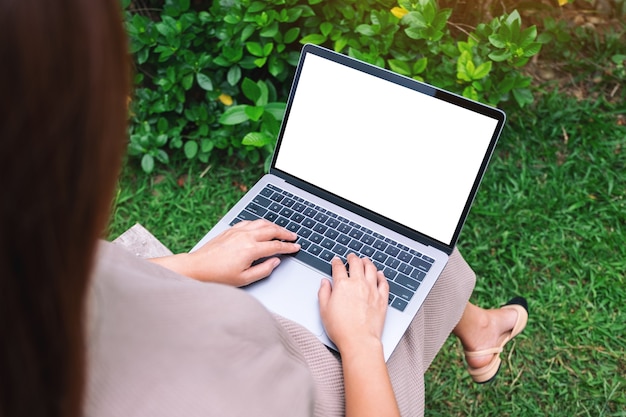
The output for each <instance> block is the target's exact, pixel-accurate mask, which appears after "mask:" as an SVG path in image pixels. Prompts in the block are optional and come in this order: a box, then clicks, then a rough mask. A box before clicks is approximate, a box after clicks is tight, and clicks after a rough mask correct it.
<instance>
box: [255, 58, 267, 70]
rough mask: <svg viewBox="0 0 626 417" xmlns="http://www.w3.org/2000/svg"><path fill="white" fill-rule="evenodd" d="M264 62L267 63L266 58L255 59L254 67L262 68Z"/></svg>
mask: <svg viewBox="0 0 626 417" xmlns="http://www.w3.org/2000/svg"><path fill="white" fill-rule="evenodd" d="M266 62H267V57H263V58H257V59H255V60H254V65H256V66H257V67H258V68H261V67H263V65H265V63H266Z"/></svg>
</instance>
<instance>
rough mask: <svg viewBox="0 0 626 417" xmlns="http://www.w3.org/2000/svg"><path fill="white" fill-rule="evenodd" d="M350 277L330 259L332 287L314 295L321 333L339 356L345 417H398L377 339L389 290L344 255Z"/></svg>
mask: <svg viewBox="0 0 626 417" xmlns="http://www.w3.org/2000/svg"><path fill="white" fill-rule="evenodd" d="M348 265H349V267H350V272H349V273H348V271H346V268H345V267H344V265H343V264H342V263H341V261H340V260H339V259H338V258H335V259H333V261H332V266H333V285H332V287H331V285H330V282H329V281H328V280H327V279H324V280H322V284H321V286H320V290H319V293H318V296H319V300H320V312H321V314H322V322H323V323H324V327H325V328H326V333H327V334H328V336H329V337H330V339H331V340H332V341H333V342H334V343H335V345H337V348H338V349H339V352H340V353H341V366H342V368H343V380H344V387H345V395H346V417H354V416H358V417H369V416H376V417H386V416H389V417H398V416H400V412H399V411H398V405H397V403H396V398H395V396H394V392H393V388H392V386H391V380H390V379H389V373H388V372H387V365H386V364H385V357H384V353H383V346H382V342H381V340H380V339H381V336H382V333H383V326H384V324H385V315H386V313H387V301H388V299H389V284H388V283H387V279H386V278H385V276H384V275H383V273H382V272H380V271H377V270H376V266H375V265H374V264H373V263H372V261H370V260H369V259H360V258H359V257H358V256H356V255H354V254H350V255H348Z"/></svg>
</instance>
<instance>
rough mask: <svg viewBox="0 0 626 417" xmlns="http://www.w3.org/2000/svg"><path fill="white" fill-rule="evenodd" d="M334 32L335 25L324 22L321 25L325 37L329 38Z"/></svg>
mask: <svg viewBox="0 0 626 417" xmlns="http://www.w3.org/2000/svg"><path fill="white" fill-rule="evenodd" d="M332 30H333V24H332V23H330V22H323V23H322V24H321V25H320V32H322V35H324V36H328V35H329V34H330V32H331V31H332Z"/></svg>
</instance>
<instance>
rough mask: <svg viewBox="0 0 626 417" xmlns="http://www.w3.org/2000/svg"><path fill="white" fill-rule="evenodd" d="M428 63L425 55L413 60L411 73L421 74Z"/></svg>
mask: <svg viewBox="0 0 626 417" xmlns="http://www.w3.org/2000/svg"><path fill="white" fill-rule="evenodd" d="M427 65H428V58H426V57H425V56H424V57H422V58H420V59H418V60H417V61H415V63H414V64H413V74H421V73H422V72H424V70H425V69H426V66H427Z"/></svg>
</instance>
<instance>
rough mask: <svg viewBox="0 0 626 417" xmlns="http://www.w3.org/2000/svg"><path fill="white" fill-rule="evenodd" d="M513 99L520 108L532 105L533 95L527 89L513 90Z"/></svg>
mask: <svg viewBox="0 0 626 417" xmlns="http://www.w3.org/2000/svg"><path fill="white" fill-rule="evenodd" d="M513 97H514V98H515V101H516V102H517V104H519V106H520V107H524V106H525V105H526V104H532V102H533V101H534V98H533V93H532V92H531V91H530V90H529V89H527V88H519V89H515V90H513Z"/></svg>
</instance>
